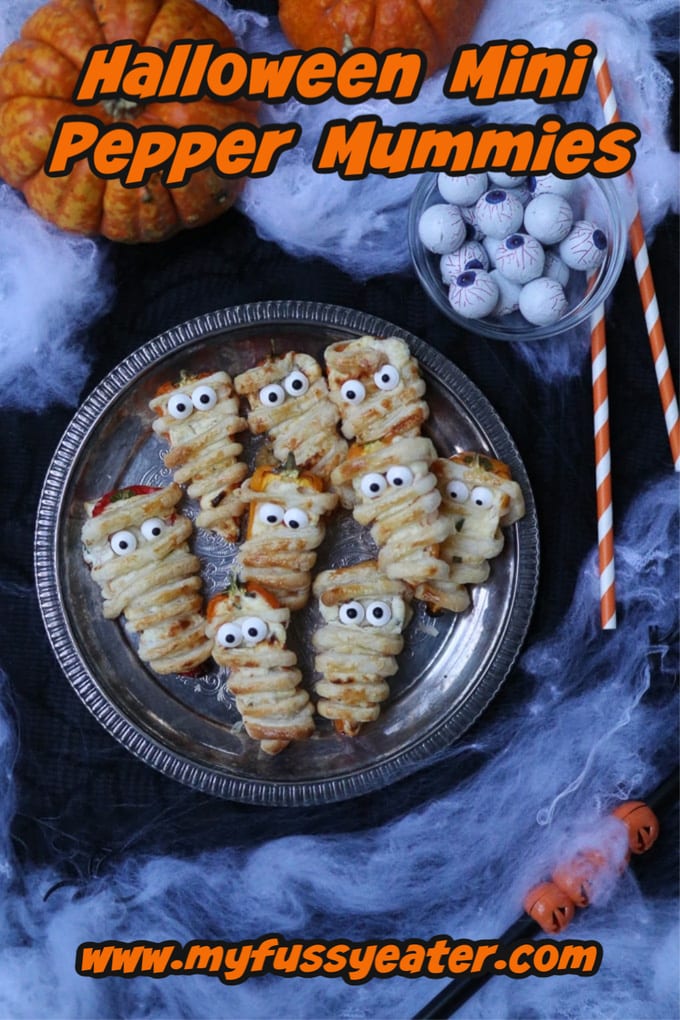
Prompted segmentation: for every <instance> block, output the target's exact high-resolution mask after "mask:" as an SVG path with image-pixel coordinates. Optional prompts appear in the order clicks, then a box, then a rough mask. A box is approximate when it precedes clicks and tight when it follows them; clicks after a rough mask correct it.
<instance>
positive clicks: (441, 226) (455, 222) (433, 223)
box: [418, 203, 466, 255]
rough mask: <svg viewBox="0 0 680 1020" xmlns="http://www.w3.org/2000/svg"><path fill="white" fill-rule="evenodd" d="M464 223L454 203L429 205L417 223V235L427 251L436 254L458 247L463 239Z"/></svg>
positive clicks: (442, 253)
mask: <svg viewBox="0 0 680 1020" xmlns="http://www.w3.org/2000/svg"><path fill="white" fill-rule="evenodd" d="M465 234H466V229H465V223H464V222H463V218H462V216H461V215H460V212H459V211H458V208H457V207H456V206H455V205H449V204H445V203H442V204H439V205H431V206H430V207H429V208H428V209H425V211H424V212H423V214H422V216H421V217H420V221H419V223H418V236H419V237H420V240H421V242H422V243H423V245H424V246H425V247H426V248H427V250H428V251H431V252H434V254H436V255H445V254H446V253H447V252H450V251H455V250H456V248H460V246H461V244H462V243H463V241H464V240H465Z"/></svg>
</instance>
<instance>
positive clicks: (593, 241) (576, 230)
mask: <svg viewBox="0 0 680 1020" xmlns="http://www.w3.org/2000/svg"><path fill="white" fill-rule="evenodd" d="M558 250H559V254H560V258H561V259H562V261H563V262H564V263H566V265H567V266H569V268H570V269H586V270H588V269H597V267H598V266H601V265H602V263H603V262H604V257H605V255H606V254H607V235H606V234H605V232H604V231H603V230H602V229H601V228H600V227H598V226H597V224H596V223H591V222H590V220H577V221H576V223H574V226H573V228H572V230H571V231H570V233H569V234H567V236H566V237H565V238H564V240H563V241H562V242H561V244H560V246H559V249H558Z"/></svg>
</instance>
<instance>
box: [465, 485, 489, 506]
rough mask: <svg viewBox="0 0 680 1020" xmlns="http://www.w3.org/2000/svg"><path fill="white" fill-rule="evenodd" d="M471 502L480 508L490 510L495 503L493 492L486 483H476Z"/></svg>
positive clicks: (471, 494)
mask: <svg viewBox="0 0 680 1020" xmlns="http://www.w3.org/2000/svg"><path fill="white" fill-rule="evenodd" d="M470 502H471V503H474V505H475V506H476V507H478V508H479V509H480V510H488V509H489V507H490V506H493V503H494V499H493V492H492V491H491V489H487V487H486V486H485V485H475V487H474V489H473V490H472V492H471V493H470Z"/></svg>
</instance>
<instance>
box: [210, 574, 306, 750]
mask: <svg viewBox="0 0 680 1020" xmlns="http://www.w3.org/2000/svg"><path fill="white" fill-rule="evenodd" d="M207 615H208V624H207V627H206V634H207V636H208V638H209V640H210V643H211V646H212V650H213V659H214V660H215V662H216V663H217V664H218V665H220V666H224V667H225V668H226V669H227V670H228V671H229V672H228V675H227V688H228V689H229V691H231V693H232V694H233V695H234V698H235V700H236V708H237V710H238V712H239V714H240V715H241V718H242V719H243V724H244V727H245V730H246V733H247V734H248V736H250V737H252V738H253V740H257V741H259V743H260V747H261V748H262V750H263V751H265V752H266V753H267V754H278V753H279V752H280V751H283V750H284V748H286V747H287V746H288V744H289V743H290V742H291V741H293V740H306V739H307V738H308V737H310V736H311V735H312V733H313V732H314V729H315V727H314V708H313V705H312V702H311V699H310V697H309V693H308V692H307V690H305V688H304V687H303V686H302V674H301V672H300V670H299V669H298V666H297V657H296V655H295V652H293V651H291V650H290V649H289V648H287V647H286V631H287V627H288V624H289V621H290V610H288V609H286V608H285V607H284V606H280V605H279V603H278V602H277V600H276V599H275V598H274V597H273V595H271V593H270V592H268V591H265V590H264V589H263V588H260V587H259V586H257V585H247V586H245V587H243V586H241V585H239V584H236V583H235V584H232V586H231V587H230V588H229V590H228V591H226V592H223V593H222V594H220V595H216V596H214V597H213V598H212V599H211V600H210V602H209V604H208V612H207Z"/></svg>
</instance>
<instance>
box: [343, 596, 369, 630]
mask: <svg viewBox="0 0 680 1020" xmlns="http://www.w3.org/2000/svg"><path fill="white" fill-rule="evenodd" d="M365 615H366V614H365V612H364V607H363V606H362V604H361V602H345V603H344V604H343V605H341V606H340V609H339V610H338V619H339V621H340V623H344V624H345V625H347V624H350V625H351V624H354V625H355V626H357V625H358V624H360V623H363V620H364V616H365Z"/></svg>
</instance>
